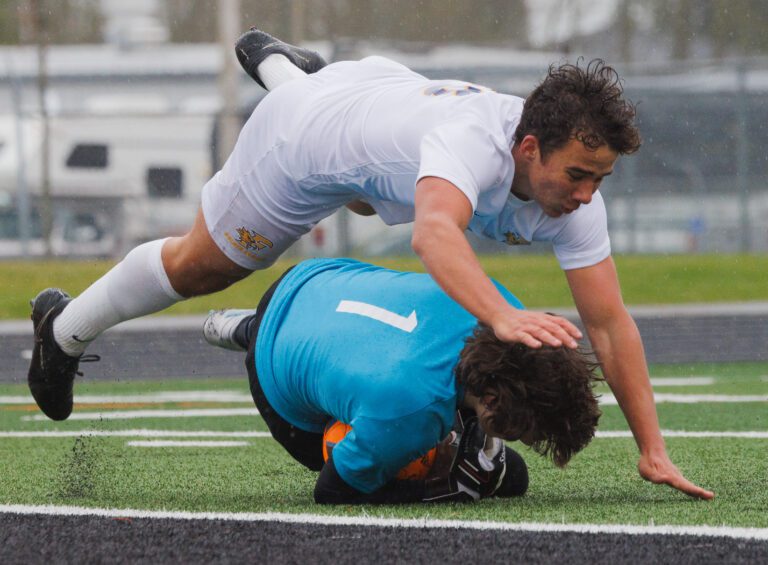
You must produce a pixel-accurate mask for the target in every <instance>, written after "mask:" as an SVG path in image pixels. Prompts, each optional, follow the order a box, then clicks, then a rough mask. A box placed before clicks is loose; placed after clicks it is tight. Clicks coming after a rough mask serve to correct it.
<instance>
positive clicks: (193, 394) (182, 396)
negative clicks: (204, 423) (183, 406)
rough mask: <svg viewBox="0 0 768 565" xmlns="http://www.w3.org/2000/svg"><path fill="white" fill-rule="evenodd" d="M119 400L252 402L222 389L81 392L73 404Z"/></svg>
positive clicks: (8, 399) (14, 399)
mask: <svg viewBox="0 0 768 565" xmlns="http://www.w3.org/2000/svg"><path fill="white" fill-rule="evenodd" d="M34 402H35V401H34V399H33V398H32V395H26V396H25V395H17V396H0V404H34ZM119 402H144V403H147V404H164V403H167V402H249V403H250V402H253V397H252V396H251V395H250V394H247V393H242V392H237V391H224V390H184V391H168V392H154V393H147V394H82V395H80V394H79V395H77V397H76V398H75V404H112V403H119Z"/></svg>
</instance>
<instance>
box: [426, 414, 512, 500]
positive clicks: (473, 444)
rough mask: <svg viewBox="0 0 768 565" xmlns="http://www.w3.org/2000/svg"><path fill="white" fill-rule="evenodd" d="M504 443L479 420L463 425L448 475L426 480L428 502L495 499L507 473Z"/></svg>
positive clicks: (470, 420) (471, 420) (469, 421)
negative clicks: (489, 434) (493, 435)
mask: <svg viewBox="0 0 768 565" xmlns="http://www.w3.org/2000/svg"><path fill="white" fill-rule="evenodd" d="M505 455H506V454H505V449H504V442H503V441H501V440H500V439H498V438H490V437H488V436H487V435H486V434H485V432H484V431H483V430H482V428H481V427H480V423H479V422H478V420H477V418H471V419H469V420H466V421H465V422H464V429H463V430H462V432H461V436H460V437H459V438H458V446H457V447H456V454H455V455H454V457H453V462H452V464H451V468H450V471H449V472H448V474H447V475H443V476H439V477H433V478H431V479H428V480H427V484H426V496H425V498H424V500H425V501H438V500H441V501H442V500H446V501H447V500H455V501H457V502H458V501H466V502H471V501H474V500H479V499H481V498H485V497H489V496H493V494H494V493H495V492H496V490H497V489H498V488H499V486H501V484H502V482H503V480H504V474H505V472H506V457H505Z"/></svg>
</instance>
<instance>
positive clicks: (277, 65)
mask: <svg viewBox="0 0 768 565" xmlns="http://www.w3.org/2000/svg"><path fill="white" fill-rule="evenodd" d="M257 70H258V72H259V77H260V78H261V80H262V82H263V83H264V85H265V86H266V87H267V90H272V89H273V88H276V87H278V86H280V85H281V84H283V83H284V82H288V81H289V80H293V79H295V78H301V77H305V76H307V73H305V72H304V71H302V70H301V69H300V68H299V67H297V66H296V65H294V64H293V63H291V62H290V61H289V60H288V57H286V56H285V55H280V54H279V53H273V54H272V55H268V56H267V57H266V58H265V59H264V60H263V61H262V62H261V63H259V66H258V68H257Z"/></svg>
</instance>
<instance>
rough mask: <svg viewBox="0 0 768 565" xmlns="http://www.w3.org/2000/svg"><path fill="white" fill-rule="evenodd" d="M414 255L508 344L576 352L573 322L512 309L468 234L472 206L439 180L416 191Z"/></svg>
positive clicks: (431, 180)
mask: <svg viewBox="0 0 768 565" xmlns="http://www.w3.org/2000/svg"><path fill="white" fill-rule="evenodd" d="M415 206H416V219H415V222H414V227H413V241H412V245H413V249H414V251H415V252H416V253H417V254H418V255H419V257H420V258H421V260H422V262H423V263H424V266H425V267H426V268H427V271H429V274H430V275H432V277H433V278H434V279H435V281H436V282H437V283H438V284H439V285H440V286H441V287H442V289H443V290H444V291H445V292H446V293H447V294H448V295H449V296H450V297H451V298H453V299H454V300H455V301H456V302H458V303H459V304H461V305H462V306H463V307H464V308H465V309H466V310H467V311H469V312H470V313H471V314H473V315H474V316H475V317H476V318H477V319H478V320H480V321H481V322H483V323H484V324H486V325H488V326H490V327H492V328H493V330H494V332H495V334H496V337H498V338H499V339H500V340H502V341H505V342H509V343H514V342H518V343H523V344H525V345H527V346H529V347H533V348H538V347H541V346H542V345H543V344H544V345H551V346H552V347H560V346H561V345H565V346H567V347H571V348H575V347H576V346H577V343H576V340H577V339H580V338H581V337H582V336H581V332H580V331H579V329H578V328H577V327H576V326H574V325H573V324H572V323H571V322H569V321H568V320H566V319H565V318H561V317H559V316H552V315H550V314H544V313H542V312H531V311H528V310H517V309H515V308H513V307H512V306H510V305H509V304H508V303H507V301H506V300H504V297H502V296H501V293H500V292H499V291H498V290H497V289H496V287H495V286H494V285H493V283H492V282H491V279H489V278H488V275H486V274H485V271H483V268H482V266H481V265H480V262H479V261H478V259H477V256H476V255H475V252H474V251H473V250H472V247H470V245H469V242H468V241H467V238H466V237H465V235H464V231H465V230H466V229H467V225H468V224H469V221H470V219H471V218H472V206H471V204H470V202H469V200H468V199H467V197H466V196H465V195H464V193H463V192H461V191H460V190H459V189H458V188H457V187H456V186H454V185H453V184H451V183H450V182H448V181H447V180H444V179H441V178H437V177H425V178H422V179H421V180H420V181H419V182H418V183H417V185H416V202H415Z"/></svg>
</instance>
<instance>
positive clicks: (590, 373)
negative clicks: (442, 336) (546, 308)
mask: <svg viewBox="0 0 768 565" xmlns="http://www.w3.org/2000/svg"><path fill="white" fill-rule="evenodd" d="M597 367H598V365H597V363H595V362H593V361H591V360H590V358H589V357H588V355H587V353H586V352H583V351H578V350H574V349H569V348H567V347H548V346H544V347H541V348H540V349H533V348H530V347H528V346H526V345H523V344H520V343H516V344H508V343H504V342H502V341H500V340H499V339H498V338H497V337H496V335H495V334H494V333H493V330H492V329H491V328H490V327H488V326H486V325H483V324H479V325H478V326H477V327H476V328H475V331H474V333H473V334H472V336H470V337H469V338H467V340H466V343H465V345H464V349H463V350H462V351H461V355H460V357H459V363H458V365H457V366H456V378H457V380H458V382H459V383H460V384H461V385H463V386H464V387H465V389H466V391H467V392H470V393H471V394H473V395H475V396H478V397H481V398H482V397H483V396H484V395H485V394H488V393H489V391H490V392H491V393H492V394H494V395H495V396H496V400H495V402H494V403H493V405H492V406H491V407H490V409H491V416H490V417H489V424H490V425H491V426H492V427H493V429H494V431H496V432H497V433H499V434H500V435H502V437H510V438H511V437H519V436H520V435H521V434H524V433H528V434H529V435H530V437H532V438H533V444H532V445H531V447H532V448H533V449H534V450H535V451H536V452H537V453H539V454H541V455H544V456H546V457H549V458H551V459H552V461H553V462H554V463H555V465H557V466H558V467H564V466H565V465H566V464H567V463H568V461H569V460H570V459H571V457H573V455H574V454H575V453H577V452H578V451H580V450H582V449H583V448H584V447H586V445H587V444H588V443H589V442H590V441H591V440H592V438H593V437H594V435H595V428H596V427H597V422H598V419H599V418H600V415H601V412H600V410H599V408H598V404H597V397H596V396H595V393H594V387H595V384H596V383H597V382H598V381H601V380H603V379H602V378H601V377H599V376H598V375H597V374H596V373H595V371H596V369H597Z"/></svg>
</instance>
